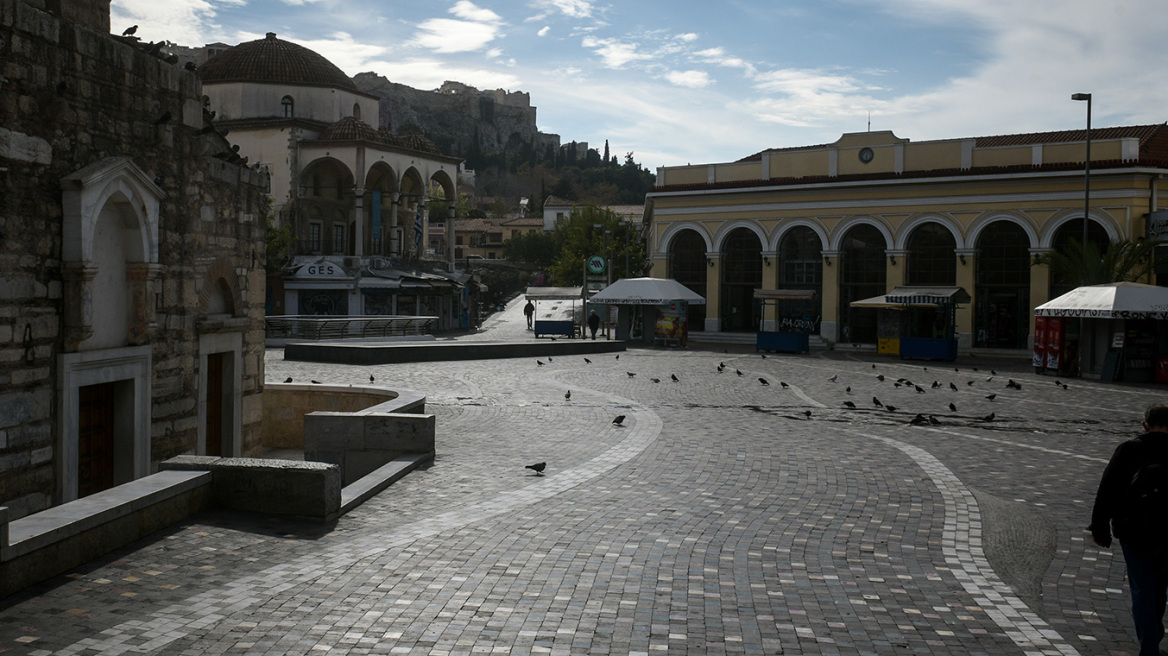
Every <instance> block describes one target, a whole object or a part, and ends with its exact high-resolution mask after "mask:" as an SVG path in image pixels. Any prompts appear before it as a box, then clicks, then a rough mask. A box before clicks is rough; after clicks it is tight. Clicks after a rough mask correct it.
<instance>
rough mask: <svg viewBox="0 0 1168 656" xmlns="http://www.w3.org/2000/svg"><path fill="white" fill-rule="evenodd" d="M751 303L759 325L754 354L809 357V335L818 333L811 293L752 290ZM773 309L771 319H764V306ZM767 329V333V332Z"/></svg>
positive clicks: (816, 311)
mask: <svg viewBox="0 0 1168 656" xmlns="http://www.w3.org/2000/svg"><path fill="white" fill-rule="evenodd" d="M754 300H756V301H758V302H759V304H760V305H761V306H762V307H761V309H760V312H761V316H762V317H763V319H762V325H760V326H759V330H758V336H757V337H756V338H755V342H754V348H755V350H756V351H777V352H781V353H809V352H810V351H811V343H810V339H811V335H812V334H818V333H819V306H818V304H816V302H815V301H816V294H815V291H814V290H811V289H756V290H754ZM768 304H769V305H773V306H774V307H773V309H772V313H773V315H774V318H773V319H767V318H766V317H767V316H768V313H767V305H768ZM767 328H771V330H767Z"/></svg>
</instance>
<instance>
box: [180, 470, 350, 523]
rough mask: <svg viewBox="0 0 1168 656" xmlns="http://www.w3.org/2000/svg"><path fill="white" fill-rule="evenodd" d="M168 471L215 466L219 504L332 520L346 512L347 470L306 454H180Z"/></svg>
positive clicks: (214, 485) (215, 496)
mask: <svg viewBox="0 0 1168 656" xmlns="http://www.w3.org/2000/svg"><path fill="white" fill-rule="evenodd" d="M161 467H162V469H163V470H166V471H209V472H211V500H212V503H213V504H214V506H215V507H217V508H228V509H231V510H242V511H245V512H254V513H262V514H265V515H282V516H290V517H300V518H304V519H309V520H313V521H331V520H334V519H336V518H337V517H338V516H339V515H340V510H341V472H340V468H339V467H338V466H336V465H330V464H326V463H323V462H306V461H301V460H260V459H257V458H216V457H214V456H178V457H177V458H171V459H170V460H167V461H166V462H163V463H162V465H161Z"/></svg>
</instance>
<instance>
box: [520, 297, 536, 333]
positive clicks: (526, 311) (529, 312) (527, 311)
mask: <svg viewBox="0 0 1168 656" xmlns="http://www.w3.org/2000/svg"><path fill="white" fill-rule="evenodd" d="M523 316H525V317H527V329H528V330H531V318H532V317H534V316H535V304H534V303H532V302H531V301H528V302H527V305H524V306H523Z"/></svg>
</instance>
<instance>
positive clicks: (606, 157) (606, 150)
mask: <svg viewBox="0 0 1168 656" xmlns="http://www.w3.org/2000/svg"><path fill="white" fill-rule="evenodd" d="M608 159H609V152H608V139H605V140H604V163H605V164H608Z"/></svg>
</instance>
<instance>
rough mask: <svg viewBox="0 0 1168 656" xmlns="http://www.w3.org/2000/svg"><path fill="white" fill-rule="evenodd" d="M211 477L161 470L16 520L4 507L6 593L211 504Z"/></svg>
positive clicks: (1, 535) (1, 584)
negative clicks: (9, 519)
mask: <svg viewBox="0 0 1168 656" xmlns="http://www.w3.org/2000/svg"><path fill="white" fill-rule="evenodd" d="M211 480H212V475H211V474H209V473H206V472H195V471H192V472H179V471H173V472H159V473H157V474H153V475H151V476H147V477H145V478H140V479H138V480H136V481H132V482H130V483H126V484H124V485H119V486H117V487H115V488H111V489H109V490H105V491H103V492H98V493H97V494H93V495H90V496H87V497H84V498H81V499H78V500H76V501H70V502H69V503H65V504H61V505H59V506H55V507H53V508H49V509H48V510H43V511H41V512H39V513H35V514H32V515H28V516H26V517H22V518H20V519H17V520H15V521H13V522H11V523H9V522H8V520H7V514H8V513H7V509H5V508H2V507H0V597H5V596H7V595H10V594H13V593H14V592H17V591H19V590H22V589H24V588H27V587H28V586H30V585H34V584H36V583H39V582H41V581H44V580H46V579H48V578H51V577H53V576H56V575H58V574H61V573H64V572H67V571H69V570H70V569H72V568H74V567H77V566H78V565H81V564H83V563H86V562H88V561H90V560H93V559H94V558H99V557H101V556H104V555H105V554H107V553H110V552H111V551H114V550H115V549H120V548H121V547H124V546H126V545H127V544H130V543H131V542H133V541H135V540H138V539H140V538H143V537H145V536H147V535H149V534H151V533H153V532H155V531H159V530H162V529H164V528H166V527H168V526H171V525H173V524H176V523H178V522H181V521H184V520H186V519H187V518H189V517H191V516H193V515H194V514H195V513H198V512H200V511H202V510H205V509H207V508H209V507H210V505H211Z"/></svg>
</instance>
